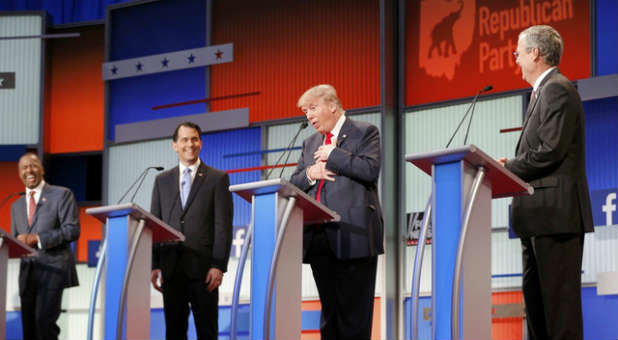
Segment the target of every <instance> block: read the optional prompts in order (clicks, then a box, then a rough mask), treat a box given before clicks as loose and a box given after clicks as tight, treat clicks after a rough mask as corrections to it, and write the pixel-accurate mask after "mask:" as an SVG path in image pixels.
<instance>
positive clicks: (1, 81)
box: [0, 78, 4, 86]
mask: <svg viewBox="0 0 618 340" xmlns="http://www.w3.org/2000/svg"><path fill="white" fill-rule="evenodd" d="M3 82H4V78H0V86H3V84H2V83H3Z"/></svg>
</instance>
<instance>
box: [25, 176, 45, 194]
mask: <svg viewBox="0 0 618 340" xmlns="http://www.w3.org/2000/svg"><path fill="white" fill-rule="evenodd" d="M44 186H45V180H44V179H42V180H41V183H39V185H37V186H36V188H34V189H29V188H26V197H28V196H29V195H30V192H31V191H34V192H35V193H36V194H38V193H40V192H42V191H43V187H44ZM36 194H35V195H36Z"/></svg>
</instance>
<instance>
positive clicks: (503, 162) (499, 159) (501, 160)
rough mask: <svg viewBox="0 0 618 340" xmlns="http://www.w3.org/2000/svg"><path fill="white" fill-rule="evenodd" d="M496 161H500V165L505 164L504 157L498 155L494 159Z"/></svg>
mask: <svg viewBox="0 0 618 340" xmlns="http://www.w3.org/2000/svg"><path fill="white" fill-rule="evenodd" d="M496 161H497V162H498V163H500V165H502V166H504V165H505V164H506V157H500V158H498V159H496Z"/></svg>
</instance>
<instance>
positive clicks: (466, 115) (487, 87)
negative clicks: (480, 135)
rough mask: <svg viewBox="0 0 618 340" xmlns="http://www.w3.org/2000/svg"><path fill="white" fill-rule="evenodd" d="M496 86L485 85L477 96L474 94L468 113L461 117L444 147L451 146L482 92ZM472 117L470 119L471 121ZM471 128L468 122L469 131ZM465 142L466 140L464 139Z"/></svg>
mask: <svg viewBox="0 0 618 340" xmlns="http://www.w3.org/2000/svg"><path fill="white" fill-rule="evenodd" d="M493 88H494V87H493V86H492V85H487V86H485V87H484V88H483V89H482V90H480V91H479V92H478V93H477V94H476V96H474V99H472V103H471V104H470V106H468V109H467V110H466V113H465V114H464V116H463V117H462V118H461V120H460V121H459V124H458V125H457V128H456V129H455V132H453V135H452V136H451V138H450V139H449V140H448V143H446V146H445V147H444V148H445V149H446V148H448V147H449V145H451V142H452V141H453V138H455V135H456V134H457V131H459V128H461V124H463V122H464V121H465V120H466V117H468V113H469V112H470V110H471V109H473V108H474V106H476V102H477V100H478V99H479V96H480V95H481V93H483V92H487V91H490V90H491V89H493ZM471 120H472V119H470V121H471ZM469 130H470V124H468V131H469ZM467 139H468V132H466V140H467ZM464 144H465V141H464Z"/></svg>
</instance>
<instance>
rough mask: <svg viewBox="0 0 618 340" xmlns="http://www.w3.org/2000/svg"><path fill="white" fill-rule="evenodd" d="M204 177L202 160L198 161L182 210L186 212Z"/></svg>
mask: <svg viewBox="0 0 618 340" xmlns="http://www.w3.org/2000/svg"><path fill="white" fill-rule="evenodd" d="M205 179H206V165H204V162H200V166H199V167H198V168H197V173H196V174H195V178H194V179H193V183H192V184H191V191H190V192H189V197H188V198H187V202H186V204H185V209H184V212H186V211H187V210H188V209H189V206H190V205H191V203H192V202H193V200H194V199H195V196H197V192H198V191H199V189H200V186H201V185H202V183H204V180H205ZM184 212H183V213H184Z"/></svg>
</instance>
